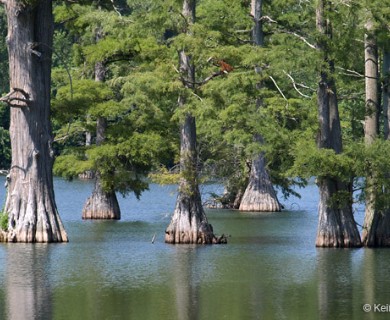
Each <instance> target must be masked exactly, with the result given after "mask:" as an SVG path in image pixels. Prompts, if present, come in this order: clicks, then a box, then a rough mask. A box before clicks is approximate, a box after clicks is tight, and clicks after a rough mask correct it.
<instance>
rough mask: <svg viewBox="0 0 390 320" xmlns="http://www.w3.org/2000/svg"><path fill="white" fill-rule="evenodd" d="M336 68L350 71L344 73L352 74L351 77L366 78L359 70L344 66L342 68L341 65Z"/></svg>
mask: <svg viewBox="0 0 390 320" xmlns="http://www.w3.org/2000/svg"><path fill="white" fill-rule="evenodd" d="M336 69H340V70H343V71H346V72H348V73H343V74H344V75H347V76H350V77H357V78H364V74H361V73H359V72H357V71H354V70H350V69H344V68H341V67H336Z"/></svg>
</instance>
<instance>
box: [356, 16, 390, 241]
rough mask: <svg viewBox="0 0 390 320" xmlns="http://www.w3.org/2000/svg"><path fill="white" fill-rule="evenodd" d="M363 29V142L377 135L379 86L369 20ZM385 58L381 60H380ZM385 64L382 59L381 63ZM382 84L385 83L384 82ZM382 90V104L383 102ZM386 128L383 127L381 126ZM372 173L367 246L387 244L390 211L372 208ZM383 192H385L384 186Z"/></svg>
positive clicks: (375, 185) (364, 236)
mask: <svg viewBox="0 0 390 320" xmlns="http://www.w3.org/2000/svg"><path fill="white" fill-rule="evenodd" d="M366 30H367V33H366V35H365V41H364V58H365V82H366V116H365V123H364V124H365V125H364V137H365V143H366V145H367V146H369V145H370V144H372V143H373V142H374V141H375V139H376V138H377V136H378V131H379V130H378V114H379V92H378V91H379V86H378V78H379V72H378V60H379V59H378V48H377V44H376V39H375V36H374V35H373V34H372V33H373V25H372V22H371V21H370V20H368V22H367V23H366ZM384 62H385V61H384ZM384 66H386V63H384ZM384 88H385V86H384ZM385 96H386V94H384V108H385V109H387V108H388V106H386V101H385V100H386V97H385ZM385 131H386V130H385ZM385 134H388V130H387V133H385ZM375 175H376V173H375V172H373V171H372V170H371V171H369V172H368V174H367V176H366V211H365V217H364V224H363V232H362V241H363V244H364V245H366V246H369V247H376V246H390V212H389V209H387V208H384V209H383V210H378V209H377V208H376V201H377V195H378V194H379V193H380V192H382V190H381V188H380V186H379V185H378V183H377V181H376V178H375ZM385 192H388V191H387V190H386V191H385Z"/></svg>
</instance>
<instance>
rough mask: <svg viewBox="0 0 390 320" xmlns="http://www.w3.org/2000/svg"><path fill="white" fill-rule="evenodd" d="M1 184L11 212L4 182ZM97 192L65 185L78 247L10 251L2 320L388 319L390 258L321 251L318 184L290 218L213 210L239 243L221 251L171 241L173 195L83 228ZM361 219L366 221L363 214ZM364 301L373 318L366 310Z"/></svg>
mask: <svg viewBox="0 0 390 320" xmlns="http://www.w3.org/2000/svg"><path fill="white" fill-rule="evenodd" d="M0 184H1V189H0V201H1V204H2V203H3V202H4V189H3V188H2V186H3V185H4V177H0ZM220 189H221V187H220V186H218V185H209V186H204V187H203V188H202V191H203V193H204V194H207V192H209V191H218V190H220ZM91 190H92V184H91V183H90V182H83V181H73V182H67V181H64V180H61V179H56V180H55V192H56V200H57V205H58V208H59V211H60V214H61V217H62V220H63V222H64V224H65V227H66V230H67V232H68V235H69V238H70V242H69V243H66V244H48V245H45V244H35V245H31V244H0V319H11V320H14V319H20V320H26V319H27V320H28V319H64V320H65V319H66V320H69V319H72V320H73V319H81V320H88V319H91V320H92V319H93V320H96V319H136V320H138V319H141V320H144V319H156V320H157V319H158V320H164V319H167V320H168V319H169V320H174V319H178V320H190V319H191V320H192V319H217V320H218V319H233V320H237V319H289V320H290V319H386V318H388V317H389V315H390V277H389V269H390V250H386V249H375V250H373V249H354V250H346V249H344V250H343V249H316V248H315V246H314V242H315V234H316V226H317V201H318V193H317V188H316V186H315V185H314V184H311V185H309V186H308V187H306V188H305V189H302V190H301V194H302V199H296V198H292V199H289V200H282V202H283V203H284V205H285V207H286V210H285V211H283V212H282V213H267V214H260V213H240V212H237V211H224V210H209V211H207V214H208V218H209V222H210V223H211V224H212V225H213V227H214V231H215V233H217V234H221V233H227V234H230V235H231V237H230V238H229V243H228V244H227V245H214V246H192V245H176V246H175V245H168V244H165V243H164V230H165V228H166V226H167V225H168V223H169V221H170V214H171V213H172V212H173V208H174V204H175V197H176V194H175V192H176V187H175V186H158V185H151V186H150V191H148V192H145V193H144V194H143V196H142V198H141V200H139V201H138V200H136V199H135V198H134V197H133V196H130V197H128V198H126V199H123V198H120V199H119V201H120V205H121V209H122V220H120V221H105V222H99V221H82V220H81V210H82V207H83V204H84V201H85V200H86V198H87V197H88V196H89V195H90V193H91ZM356 216H357V220H358V221H360V222H361V220H362V210H361V209H360V210H357V213H356ZM154 234H156V240H155V243H154V244H152V243H151V240H152V238H153V235H154ZM364 304H369V306H370V307H372V309H373V311H371V312H364V311H363V305H364ZM375 304H376V305H375ZM379 304H380V305H381V306H379ZM380 307H381V308H383V309H382V310H384V311H388V312H378V310H379V309H380ZM374 309H376V312H374V311H375V310H374Z"/></svg>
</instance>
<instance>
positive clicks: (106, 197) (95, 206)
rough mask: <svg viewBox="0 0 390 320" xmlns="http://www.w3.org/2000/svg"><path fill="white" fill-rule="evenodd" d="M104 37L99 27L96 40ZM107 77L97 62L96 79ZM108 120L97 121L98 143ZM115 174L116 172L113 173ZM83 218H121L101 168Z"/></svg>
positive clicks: (102, 139)
mask: <svg viewBox="0 0 390 320" xmlns="http://www.w3.org/2000/svg"><path fill="white" fill-rule="evenodd" d="M102 38H103V32H102V30H101V29H99V28H98V29H97V32H96V41H99V40H100V39H102ZM105 78H106V68H105V66H104V64H103V63H102V62H98V63H96V64H95V81H97V82H103V81H104V80H105ZM106 129H107V120H106V119H105V118H104V117H98V119H97V121H96V145H97V146H99V145H101V144H102V143H103V142H104V140H105V138H106ZM112 175H114V173H112ZM82 218H83V219H115V220H119V219H120V218H121V211H120V208H119V203H118V199H117V197H116V193H115V190H114V189H111V190H105V189H104V188H103V187H102V181H101V175H100V173H99V170H97V171H96V172H95V186H94V190H93V191H92V195H91V196H90V197H89V198H88V199H87V201H86V202H85V205H84V208H83V215H82Z"/></svg>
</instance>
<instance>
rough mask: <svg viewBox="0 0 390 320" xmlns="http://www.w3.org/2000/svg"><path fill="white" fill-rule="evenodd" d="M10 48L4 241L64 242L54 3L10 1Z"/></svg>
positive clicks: (8, 9) (7, 10) (44, 1)
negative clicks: (56, 151)
mask: <svg viewBox="0 0 390 320" xmlns="http://www.w3.org/2000/svg"><path fill="white" fill-rule="evenodd" d="M5 10H6V13H7V20H8V36H7V46H8V53H9V67H10V88H11V92H10V93H9V94H8V95H7V96H5V97H4V98H2V100H3V101H5V102H7V103H8V104H9V105H10V107H11V124H10V137H11V148H12V163H11V170H10V173H9V176H8V193H7V199H6V204H5V213H6V214H8V231H7V232H6V233H3V236H2V240H3V241H12V242H66V241H68V237H67V234H66V232H65V229H64V227H63V225H62V222H61V219H60V217H59V214H58V211H57V206H56V203H55V198H54V190H53V177H52V166H53V150H52V147H51V144H52V132H51V124H50V118H49V117H50V115H49V113H50V73H51V54H52V52H51V47H52V37H53V16H52V1H49V0H41V1H38V2H34V4H28V3H26V2H25V1H17V0H9V1H7V2H6V4H5Z"/></svg>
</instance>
